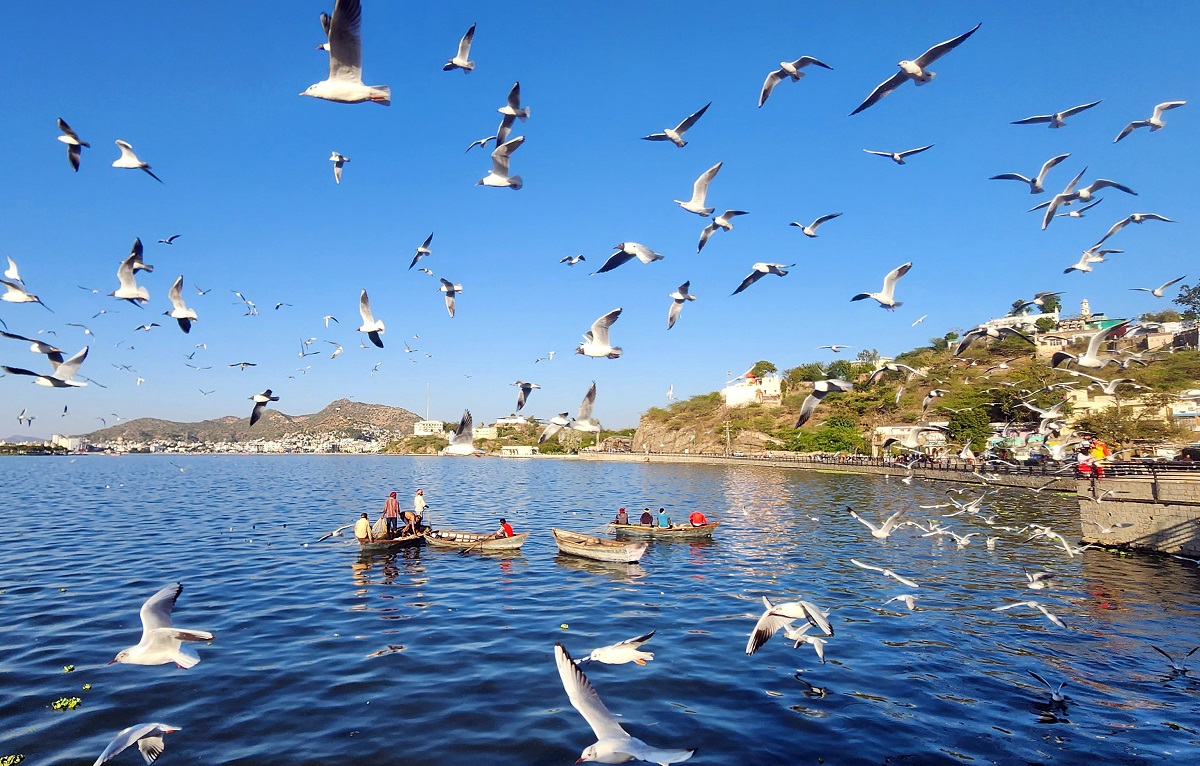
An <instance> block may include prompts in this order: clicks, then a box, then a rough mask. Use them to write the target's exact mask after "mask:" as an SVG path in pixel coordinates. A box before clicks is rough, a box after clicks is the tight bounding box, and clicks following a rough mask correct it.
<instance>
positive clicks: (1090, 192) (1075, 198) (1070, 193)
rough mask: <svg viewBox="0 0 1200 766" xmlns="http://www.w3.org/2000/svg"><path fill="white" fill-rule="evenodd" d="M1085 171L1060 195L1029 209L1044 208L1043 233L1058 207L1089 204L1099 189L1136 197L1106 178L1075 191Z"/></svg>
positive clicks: (1131, 191) (1132, 192)
mask: <svg viewBox="0 0 1200 766" xmlns="http://www.w3.org/2000/svg"><path fill="white" fill-rule="evenodd" d="M1086 170H1087V168H1084V169H1083V170H1082V171H1080V172H1079V175H1077V176H1075V178H1074V180H1072V181H1071V183H1070V184H1069V185H1068V186H1067V188H1066V189H1064V190H1063V191H1062V193H1060V194H1056V195H1055V196H1054V199H1052V200H1050V201H1049V202H1043V203H1042V204H1041V205H1035V206H1034V207H1033V208H1031V210H1037V209H1039V208H1041V207H1045V208H1046V213H1045V215H1043V216H1042V230H1043V231H1045V229H1046V227H1047V226H1049V225H1050V221H1052V220H1053V219H1054V218H1055V213H1056V212H1057V211H1058V208H1059V206H1061V205H1070V204H1073V203H1075V202H1091V201H1092V198H1093V196H1094V195H1095V193H1096V192H1098V191H1100V190H1101V189H1116V190H1118V191H1123V192H1125V193H1126V194H1132V195H1134V196H1135V197H1136V196H1137V192H1135V191H1134V190H1133V189H1130V188H1129V187H1128V186H1125V185H1124V184H1119V183H1117V182H1116V181H1110V180H1108V179H1107V178H1097V179H1096V180H1095V181H1092V183H1090V184H1089V185H1087V186H1085V187H1083V188H1082V189H1075V184H1077V183H1078V182H1079V178H1080V177H1081V176H1082V175H1083V173H1084V171H1086Z"/></svg>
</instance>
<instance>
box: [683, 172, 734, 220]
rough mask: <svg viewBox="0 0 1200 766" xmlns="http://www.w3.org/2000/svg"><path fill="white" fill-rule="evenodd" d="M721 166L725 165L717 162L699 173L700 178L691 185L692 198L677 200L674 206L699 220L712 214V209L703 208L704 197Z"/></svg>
mask: <svg viewBox="0 0 1200 766" xmlns="http://www.w3.org/2000/svg"><path fill="white" fill-rule="evenodd" d="M723 164H725V163H723V162H718V163H717V164H716V165H713V166H712V167H711V168H709V169H708V170H706V171H704V172H703V173H701V174H700V177H699V178H697V179H696V182H695V183H694V184H692V198H691V199H690V200H679V199H677V200H675V204H676V205H679V206H680V207H681V208H683V209H684V210H686V211H688V212H689V213H695V214H696V215H698V216H700V217H701V218H707V217H708V216H709V214H710V213H712V211H713V210H714V208H711V207H705V206H704V197H705V195H707V194H708V185H709V184H710V183H712V180H713V178H715V177H716V175H717V173H718V172H719V171H720V170H721V165H723Z"/></svg>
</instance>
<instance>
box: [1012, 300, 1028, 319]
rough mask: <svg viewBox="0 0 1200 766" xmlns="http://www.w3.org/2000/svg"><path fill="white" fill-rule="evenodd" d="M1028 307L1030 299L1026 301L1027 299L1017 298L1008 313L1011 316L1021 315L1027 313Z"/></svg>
mask: <svg viewBox="0 0 1200 766" xmlns="http://www.w3.org/2000/svg"><path fill="white" fill-rule="evenodd" d="M1028 307H1029V301H1025V300H1021V299H1020V298H1017V299H1016V300H1015V301H1013V302H1012V309H1010V310H1009V312H1008V315H1009V316H1010V317H1016V316H1021V315H1022V314H1024V313H1025V309H1026V308H1028Z"/></svg>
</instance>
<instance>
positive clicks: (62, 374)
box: [0, 346, 99, 388]
mask: <svg viewBox="0 0 1200 766" xmlns="http://www.w3.org/2000/svg"><path fill="white" fill-rule="evenodd" d="M87 355H88V347H87V346H84V347H83V348H82V349H81V350H79V351H78V352H76V353H75V355H74V356H72V357H70V358H69V359H66V360H65V361H62V362H56V361H54V355H53V354H47V357H48V358H49V359H50V366H51V367H52V368H54V372H52V373H51V374H49V375H44V374H42V373H40V372H33V371H32V370H26V369H24V368H21V367H8V366H0V370H4V371H5V372H7V373H8V374H9V375H28V376H30V377H32V378H33V379H34V380H33V382H34V383H36V384H37V385H39V386H46V387H47V388H77V387H80V386H86V385H87V383H84V382H82V381H78V380H75V373H77V372H79V366H80V365H81V364H83V360H84V359H87ZM60 358H61V357H60ZM97 385H99V384H97Z"/></svg>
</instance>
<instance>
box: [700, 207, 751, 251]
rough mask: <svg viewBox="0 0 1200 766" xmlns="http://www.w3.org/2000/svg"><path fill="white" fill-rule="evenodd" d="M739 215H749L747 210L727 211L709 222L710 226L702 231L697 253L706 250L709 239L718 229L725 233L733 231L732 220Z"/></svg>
mask: <svg viewBox="0 0 1200 766" xmlns="http://www.w3.org/2000/svg"><path fill="white" fill-rule="evenodd" d="M739 215H747V213H746V211H745V210H726V211H725V212H724V213H721V214H720V215H719V216H717V217H716V218H713V219H712V221H711V222H709V224H708V226H705V227H704V229H703V230H701V232H700V244H699V245H697V246H696V252H697V253H698V252H700V251H701V250H703V249H704V246H705V245H706V244H708V238H709V237H711V236H712V235H713V234H716V233H717V229H722V230H724V231H730V230H731V229H733V221H732V220H731V219H733V218H736V217H737V216H739Z"/></svg>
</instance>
